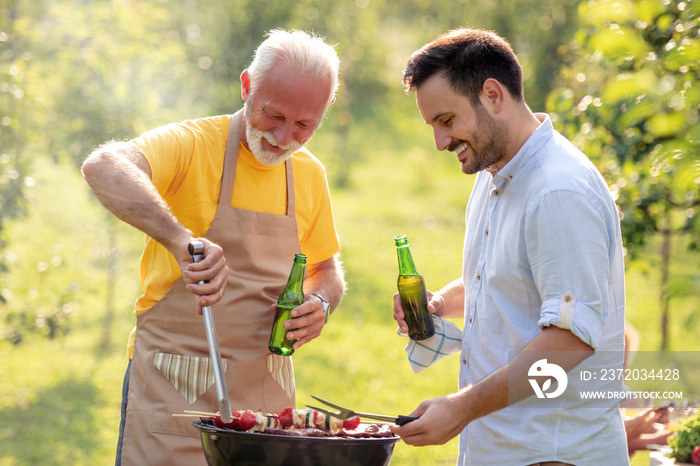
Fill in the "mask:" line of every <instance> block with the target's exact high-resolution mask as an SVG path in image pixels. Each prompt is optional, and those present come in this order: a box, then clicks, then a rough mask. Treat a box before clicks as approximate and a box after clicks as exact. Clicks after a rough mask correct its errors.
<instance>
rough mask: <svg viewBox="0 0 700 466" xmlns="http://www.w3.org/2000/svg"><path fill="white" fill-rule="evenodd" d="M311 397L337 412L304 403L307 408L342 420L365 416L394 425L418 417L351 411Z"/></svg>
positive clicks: (406, 422) (400, 424)
mask: <svg viewBox="0 0 700 466" xmlns="http://www.w3.org/2000/svg"><path fill="white" fill-rule="evenodd" d="M311 397H312V398H314V399H315V400H318V401H320V402H321V403H323V404H325V405H328V406H330V407H331V408H333V409H337V410H338V411H337V412H333V411H328V410H327V409H323V408H317V407H315V406H310V405H306V407H307V408H311V409H315V410H316V411H319V412H321V413H324V414H326V415H327V416H333V417H337V418H338V419H342V420H343V421H346V420H348V419H352V418H354V417H365V418H367V419H374V420H376V421H382V422H393V423H394V424H396V425H399V426H402V425H404V424H408V423H409V422H411V421H415V420H416V419H418V417H417V416H384V415H382V414H371V413H361V412H358V411H353V410H351V409H348V408H343V407H342V406H339V405H336V404H333V403H331V402H329V401H326V400H323V399H321V398H319V397H317V396H314V395H311Z"/></svg>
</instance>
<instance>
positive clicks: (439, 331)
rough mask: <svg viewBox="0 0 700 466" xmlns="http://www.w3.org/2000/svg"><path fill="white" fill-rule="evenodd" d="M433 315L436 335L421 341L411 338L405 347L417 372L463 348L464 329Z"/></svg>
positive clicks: (409, 360)
mask: <svg viewBox="0 0 700 466" xmlns="http://www.w3.org/2000/svg"><path fill="white" fill-rule="evenodd" d="M431 317H432V318H433V325H434V326H435V335H433V336H432V337H430V338H426V339H425V340H421V341H414V340H410V341H409V342H408V344H407V345H406V347H405V348H404V350H405V351H406V354H407V355H408V362H409V364H411V367H412V368H413V372H415V373H418V372H422V371H423V370H425V369H426V368H428V367H429V366H430V365H432V364H435V363H436V362H438V361H439V360H441V359H442V358H444V357H447V356H449V355H451V354H454V353H457V352H458V351H459V350H460V349H462V330H461V329H460V328H459V327H457V326H456V325H455V324H454V323H452V322H450V321H449V320H445V319H442V318H440V317H438V316H436V315H431Z"/></svg>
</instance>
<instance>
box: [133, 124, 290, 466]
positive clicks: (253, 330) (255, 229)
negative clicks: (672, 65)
mask: <svg viewBox="0 0 700 466" xmlns="http://www.w3.org/2000/svg"><path fill="white" fill-rule="evenodd" d="M241 122H242V111H239V112H237V113H236V114H235V115H233V117H231V123H230V128H229V133H228V137H227V142H226V153H225V156H224V171H223V178H222V182H221V193H220V196H219V205H218V208H217V211H216V216H215V217H214V220H213V222H212V224H211V226H210V228H209V231H207V233H206V234H205V235H204V236H205V237H206V238H207V239H209V240H210V241H213V242H215V243H217V244H219V245H220V246H221V247H222V248H223V251H224V256H225V257H226V263H227V265H228V267H229V270H230V273H229V276H228V283H227V284H226V292H225V293H224V296H223V298H222V300H221V301H219V302H218V303H217V304H215V305H214V306H213V307H212V309H213V315H214V321H215V324H216V331H217V335H218V340H219V346H220V348H221V357H222V358H223V364H224V368H225V370H224V373H225V377H226V384H227V386H228V394H229V399H230V402H231V408H232V409H234V410H244V409H252V410H263V411H265V412H273V413H274V412H279V411H281V410H282V409H283V408H285V407H287V406H291V407H295V403H296V400H295V395H296V394H295V391H294V373H293V369H292V361H291V358H289V357H283V356H277V355H274V354H272V353H270V352H269V350H268V349H267V344H268V340H269V337H270V330H271V328H272V322H273V319H274V311H271V310H270V305H271V304H272V303H274V302H276V301H277V296H278V295H279V293H280V292H281V291H282V288H284V285H285V284H286V281H287V277H288V276H289V271H290V270H291V266H292V262H293V260H294V254H295V253H298V252H301V248H300V246H299V237H298V233H297V224H296V217H295V211H294V178H293V176H292V163H291V160H287V161H286V163H285V164H286V173H287V212H286V215H273V214H267V213H261V212H253V211H250V210H243V209H237V208H234V207H231V196H232V193H233V183H234V178H235V172H236V161H237V159H238V148H239V141H240V131H241ZM213 383H214V376H213V368H212V367H211V365H210V364H209V350H208V347H207V337H206V333H205V330H204V320H203V317H202V316H201V315H198V314H197V312H196V307H195V300H194V297H193V295H192V294H191V293H189V292H187V291H186V290H185V286H184V282H183V280H182V278H180V279H179V280H178V281H177V282H176V283H175V285H173V287H172V288H171V289H170V290H169V291H168V292H167V294H166V295H165V296H164V297H163V298H162V299H161V300H160V301H159V302H158V303H156V304H155V305H154V306H153V307H152V308H151V309H149V310H148V311H146V312H143V313H141V314H140V315H139V316H138V317H137V325H136V343H135V346H134V354H133V359H132V362H131V373H130V382H129V395H128V403H127V413H126V427H125V431H124V443H123V450H122V464H125V465H134V466H142V465H161V464H162V465H169V466H170V465H176V464H183V465H185V464H186V465H196V464H202V465H204V464H206V461H205V457H204V453H203V451H202V445H201V441H200V437H199V431H198V430H197V429H196V428H195V427H193V426H192V422H193V420H194V419H192V418H182V417H173V416H172V415H173V414H174V413H182V412H183V411H185V410H194V411H206V412H216V411H218V409H219V408H218V403H217V401H216V387H215V386H214V384H213Z"/></svg>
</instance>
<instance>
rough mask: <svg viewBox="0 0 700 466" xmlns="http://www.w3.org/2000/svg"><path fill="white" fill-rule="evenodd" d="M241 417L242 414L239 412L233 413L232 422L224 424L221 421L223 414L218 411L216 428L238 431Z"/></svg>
mask: <svg viewBox="0 0 700 466" xmlns="http://www.w3.org/2000/svg"><path fill="white" fill-rule="evenodd" d="M240 417H241V413H240V412H239V411H231V422H224V421H222V420H221V412H219V411H217V412H216V417H215V418H214V424H216V427H221V428H224V429H237V428H238V420H239V419H240Z"/></svg>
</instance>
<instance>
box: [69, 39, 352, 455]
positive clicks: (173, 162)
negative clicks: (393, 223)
mask: <svg viewBox="0 0 700 466" xmlns="http://www.w3.org/2000/svg"><path fill="white" fill-rule="evenodd" d="M338 67H339V60H338V57H337V54H336V52H335V50H334V49H333V47H331V46H330V45H328V44H326V43H325V42H324V41H323V39H321V38H319V37H316V36H313V35H309V34H307V33H304V32H301V31H292V32H289V31H284V30H274V31H271V32H270V33H269V34H268V37H267V39H266V40H265V41H264V42H263V43H262V44H261V45H260V46H259V48H258V49H257V50H256V52H255V57H254V59H253V62H252V63H251V65H250V66H249V68H248V69H247V70H245V71H243V73H242V74H241V95H242V97H243V100H245V105H244V108H243V109H242V110H240V111H238V112H237V113H235V114H234V115H223V116H215V117H209V118H201V119H196V120H189V121H185V122H183V123H180V124H170V125H166V126H163V127H161V128H157V129H154V130H152V131H148V132H146V133H145V134H143V135H141V136H140V137H137V138H136V139H133V140H132V141H129V142H109V143H106V144H104V145H103V146H101V147H99V148H98V149H96V150H95V151H94V152H93V153H92V154H90V156H89V157H88V158H87V159H86V160H85V162H84V164H83V175H84V177H85V179H86V180H87V182H88V183H89V185H90V186H91V188H92V189H93V191H94V192H95V194H96V195H97V197H98V198H99V200H100V201H101V202H102V203H103V204H104V205H105V207H106V208H107V209H109V210H110V211H111V212H113V213H114V214H115V215H116V216H117V217H119V218H120V219H122V220H123V221H125V222H127V223H129V224H131V225H133V226H135V227H136V228H138V229H139V230H141V231H143V232H144V233H145V234H146V244H145V249H144V252H143V255H142V258H141V264H140V270H141V282H142V285H143V295H141V296H140V297H139V298H138V300H137V301H136V309H135V314H136V316H137V317H136V327H135V329H134V331H133V332H132V335H131V336H130V338H129V345H128V354H129V357H130V362H129V366H128V368H127V372H126V375H125V380H124V392H123V401H122V424H121V426H120V439H119V445H118V448H117V464H133V465H141V464H168V465H174V464H187V465H192V464H204V462H205V460H204V455H203V453H202V449H201V444H200V441H199V439H198V432H197V431H196V429H194V428H193V427H192V426H191V419H181V418H176V417H173V416H172V415H173V414H174V413H181V412H182V411H183V410H200V411H212V410H216V407H217V403H216V393H215V387H214V386H213V385H212V377H211V372H210V370H211V369H209V364H208V354H209V353H208V347H207V338H206V333H205V330H204V323H203V320H202V316H201V315H198V314H201V307H203V306H212V305H216V306H215V307H214V316H215V322H216V325H217V333H218V341H219V345H220V348H221V354H222V358H223V363H224V367H225V378H226V382H227V386H228V391H229V398H230V401H231V406H232V408H233V409H241V410H243V409H251V410H263V411H265V412H278V411H280V410H282V409H283V408H285V407H287V406H292V407H293V406H295V388H294V374H293V370H292V363H291V360H290V358H289V357H283V356H278V355H275V354H271V353H270V352H269V351H268V348H267V344H268V338H269V336H270V331H271V328H272V323H273V318H274V303H275V302H276V300H277V296H278V294H279V292H280V291H281V290H282V289H283V288H284V285H285V283H286V280H287V277H288V274H289V271H290V269H291V265H292V262H293V259H294V255H295V253H299V252H302V253H304V254H306V255H307V257H308V277H307V279H306V281H305V283H304V292H305V295H306V296H307V298H306V302H305V303H303V304H302V305H300V306H298V307H297V308H296V309H294V310H293V311H292V317H293V318H292V319H291V320H289V321H288V322H287V324H286V328H288V329H289V332H288V333H287V337H288V339H290V340H297V341H296V342H295V343H294V348H295V349H298V348H299V347H301V346H302V345H304V344H305V343H307V342H309V341H311V340H312V339H314V338H316V337H318V336H319V335H320V333H321V330H322V329H323V326H324V325H325V323H326V322H327V318H328V313H329V312H330V311H331V310H333V309H334V308H335V307H336V306H337V305H338V303H339V301H340V299H341V298H342V295H343V294H344V292H345V281H344V276H343V271H342V266H341V264H340V260H339V251H340V245H339V240H338V237H337V233H336V229H335V225H334V221H333V213H332V210H331V201H330V194H329V189H328V184H327V180H326V177H325V171H324V169H323V166H322V165H321V163H320V162H319V161H318V160H317V159H316V158H315V157H314V156H313V155H312V154H311V153H309V152H308V151H307V150H306V149H305V148H304V147H303V146H304V144H305V143H306V142H307V141H308V140H309V139H310V138H311V136H312V135H313V133H314V131H315V130H316V129H317V128H318V127H319V126H320V124H321V121H322V119H323V117H324V114H325V112H326V110H327V109H328V107H329V106H330V105H331V103H332V102H333V101H334V99H335V92H336V90H337V86H338ZM195 239H198V240H200V241H202V242H203V243H204V259H203V260H202V261H201V262H197V263H194V262H193V261H192V258H191V256H190V254H189V251H188V244H189V243H190V242H191V241H192V240H195ZM200 282H203V283H202V284H200ZM193 295H194V296H196V306H195V299H193V298H192V296H193Z"/></svg>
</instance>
